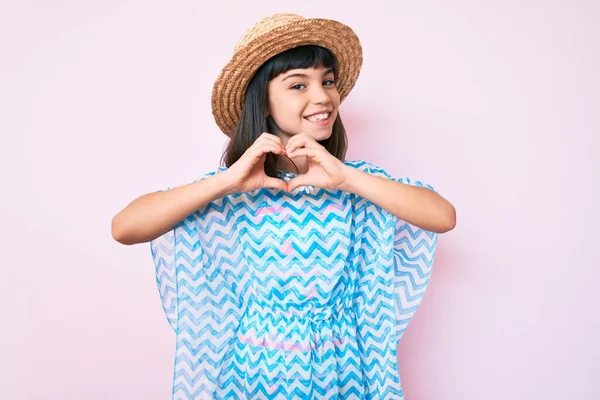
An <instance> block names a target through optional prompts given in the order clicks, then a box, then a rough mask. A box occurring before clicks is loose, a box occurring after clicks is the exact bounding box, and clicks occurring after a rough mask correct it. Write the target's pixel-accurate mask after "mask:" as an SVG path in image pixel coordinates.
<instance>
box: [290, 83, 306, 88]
mask: <svg viewBox="0 0 600 400" xmlns="http://www.w3.org/2000/svg"><path fill="white" fill-rule="evenodd" d="M299 86H302V87H304V84H302V83H298V84H296V85H294V86H292V87H291V89H293V90H302V88H301V87H299Z"/></svg>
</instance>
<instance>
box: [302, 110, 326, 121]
mask: <svg viewBox="0 0 600 400" xmlns="http://www.w3.org/2000/svg"><path fill="white" fill-rule="evenodd" d="M330 116H331V113H330V112H325V113H321V114H315V115H311V116H309V117H304V119H306V120H308V121H311V122H320V121H327V120H328V119H329V117H330Z"/></svg>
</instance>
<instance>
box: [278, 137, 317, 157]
mask: <svg viewBox="0 0 600 400" xmlns="http://www.w3.org/2000/svg"><path fill="white" fill-rule="evenodd" d="M295 137H296V136H294V137H292V138H291V139H290V140H289V141H288V143H287V144H286V146H285V149H286V150H287V152H288V153H289V152H291V151H294V150H295V149H297V148H301V147H304V148H313V149H319V148H324V147H323V146H322V145H320V144H319V143H317V141H316V140H315V139H314V138H312V137H310V136H308V135H303V136H302V137H299V138H298V139H296V140H294V141H292V140H293V139H294V138H295ZM290 142H291V143H290Z"/></svg>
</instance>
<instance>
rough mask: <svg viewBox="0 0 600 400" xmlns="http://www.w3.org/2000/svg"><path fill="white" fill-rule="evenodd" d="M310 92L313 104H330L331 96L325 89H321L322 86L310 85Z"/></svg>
mask: <svg viewBox="0 0 600 400" xmlns="http://www.w3.org/2000/svg"><path fill="white" fill-rule="evenodd" d="M311 86H312V91H311V93H310V95H311V101H312V102H313V103H314V104H328V103H330V102H331V96H330V94H329V93H328V91H327V89H326V88H324V87H323V85H311Z"/></svg>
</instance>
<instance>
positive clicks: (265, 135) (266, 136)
mask: <svg viewBox="0 0 600 400" xmlns="http://www.w3.org/2000/svg"><path fill="white" fill-rule="evenodd" d="M258 138H259V139H260V138H263V139H270V140H274V141H276V142H277V143H279V144H283V143H282V142H281V138H280V137H279V136H277V135H273V134H272V133H269V132H263V133H262V134H261V135H260V136H259V137H258Z"/></svg>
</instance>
